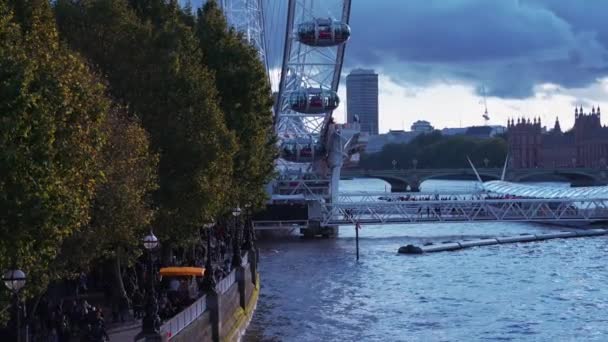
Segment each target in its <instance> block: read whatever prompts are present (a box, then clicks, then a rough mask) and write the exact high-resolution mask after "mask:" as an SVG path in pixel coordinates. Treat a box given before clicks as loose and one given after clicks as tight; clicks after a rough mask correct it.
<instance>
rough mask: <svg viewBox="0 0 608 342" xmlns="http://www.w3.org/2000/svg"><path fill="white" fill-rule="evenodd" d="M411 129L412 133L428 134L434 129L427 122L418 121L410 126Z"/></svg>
mask: <svg viewBox="0 0 608 342" xmlns="http://www.w3.org/2000/svg"><path fill="white" fill-rule="evenodd" d="M411 129H412V132H416V133H428V132H432V131H433V130H434V129H435V128H433V126H432V125H431V123H430V122H428V121H425V120H418V121H416V122H414V123H413V124H412V126H411Z"/></svg>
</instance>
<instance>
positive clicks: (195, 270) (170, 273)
mask: <svg viewBox="0 0 608 342" xmlns="http://www.w3.org/2000/svg"><path fill="white" fill-rule="evenodd" d="M204 274H205V269H204V268H202V267H163V268H161V269H160V275H161V276H163V277H184V276H195V277H202V276H203V275H204Z"/></svg>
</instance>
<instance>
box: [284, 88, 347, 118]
mask: <svg viewBox="0 0 608 342" xmlns="http://www.w3.org/2000/svg"><path fill="white" fill-rule="evenodd" d="M339 104H340V98H339V97H338V94H337V93H336V92H335V91H331V90H327V89H321V88H308V89H303V90H299V91H296V92H293V93H291V94H290V95H289V107H290V108H291V110H293V111H296V112H299V113H304V114H321V113H326V112H329V111H332V110H334V109H336V108H338V105H339Z"/></svg>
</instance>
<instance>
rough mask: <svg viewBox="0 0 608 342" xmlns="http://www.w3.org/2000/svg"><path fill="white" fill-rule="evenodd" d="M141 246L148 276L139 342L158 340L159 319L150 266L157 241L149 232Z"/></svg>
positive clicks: (152, 273) (151, 266)
mask: <svg viewBox="0 0 608 342" xmlns="http://www.w3.org/2000/svg"><path fill="white" fill-rule="evenodd" d="M142 244H143V245H144V248H145V249H146V250H147V251H148V270H149V276H148V281H147V282H146V283H147V290H146V312H145V316H144V318H143V320H142V322H141V332H140V333H139V334H138V335H137V337H136V338H135V339H136V340H140V339H141V338H145V340H146V341H147V340H160V335H159V332H158V323H159V322H160V318H159V317H158V303H157V302H156V293H155V291H154V278H155V277H154V271H153V269H152V268H153V265H152V251H153V250H154V249H156V247H158V239H157V238H156V236H155V235H154V233H152V231H150V234H148V235H146V236H145V237H144V238H143V239H142Z"/></svg>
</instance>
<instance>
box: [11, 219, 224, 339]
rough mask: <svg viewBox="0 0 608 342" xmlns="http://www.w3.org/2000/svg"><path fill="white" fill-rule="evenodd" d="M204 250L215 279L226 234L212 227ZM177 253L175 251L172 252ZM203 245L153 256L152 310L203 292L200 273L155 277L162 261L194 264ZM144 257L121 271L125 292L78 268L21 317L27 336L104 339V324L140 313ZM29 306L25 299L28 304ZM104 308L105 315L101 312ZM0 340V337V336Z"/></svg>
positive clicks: (168, 308)
mask: <svg viewBox="0 0 608 342" xmlns="http://www.w3.org/2000/svg"><path fill="white" fill-rule="evenodd" d="M212 241H213V244H212V249H211V253H210V257H211V262H212V264H213V265H214V278H215V280H216V282H219V281H220V280H221V279H222V278H224V277H225V276H226V275H228V274H229V273H230V272H231V270H232V266H231V265H232V260H231V257H232V248H230V247H231V246H232V243H231V236H230V233H229V232H228V231H224V230H222V229H221V228H218V229H216V231H215V232H214V235H213V239H212ZM178 256H179V257H178ZM206 257H207V253H206V249H205V245H204V244H201V245H199V246H196V248H195V251H194V252H193V253H191V254H189V253H186V251H177V253H175V256H174V257H172V258H171V259H170V260H168V261H165V262H163V261H162V260H160V258H157V259H156V260H155V261H154V262H153V263H152V267H153V274H155V275H156V276H155V281H154V284H155V285H156V286H155V291H154V293H155V294H156V299H157V304H158V315H159V317H160V319H161V321H166V320H168V319H170V318H172V317H173V316H175V315H176V314H178V313H179V312H181V311H183V310H184V309H185V308H186V307H188V306H189V305H191V304H192V303H193V302H194V301H196V300H197V299H198V298H199V297H200V296H201V295H203V294H204V293H203V286H202V281H203V278H202V277H197V278H187V277H183V278H168V279H166V280H161V279H160V277H159V269H160V268H161V267H166V266H197V267H204V266H205V263H206V261H207V260H206ZM149 265H150V264H149V263H148V260H147V258H146V257H142V258H141V259H140V261H139V262H137V263H136V264H135V265H133V266H132V267H130V268H128V269H127V270H126V271H125V272H124V273H123V277H122V278H123V279H122V281H123V284H124V290H125V292H126V296H124V295H117V294H116V293H113V291H112V287H111V286H110V282H109V281H107V279H104V278H103V276H94V275H93V274H86V273H84V272H83V273H81V274H80V276H79V277H77V278H76V279H74V280H69V281H65V282H62V283H61V284H59V286H57V287H58V288H60V291H55V292H56V293H52V294H51V293H49V294H47V295H45V296H43V297H41V299H40V301H39V302H38V304H37V305H36V306H35V309H34V311H33V312H32V313H31V314H30V317H29V318H28V320H27V324H28V326H29V336H30V339H29V340H30V341H33V342H72V341H83V342H84V341H91V342H102V341H108V340H109V337H108V325H109V326H110V327H111V326H113V325H120V324H123V323H125V322H128V321H133V320H138V319H141V318H143V317H144V315H145V302H146V291H147V289H148V286H147V285H149V284H148V283H147V282H148V281H149V280H150V279H149V277H148V274H149V269H148V268H149V267H150V266H149ZM28 306H29V307H30V308H29V309H30V310H32V309H31V307H32V305H31V303H29V304H28ZM107 313H109V316H108V315H107ZM0 340H1V339H0Z"/></svg>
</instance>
